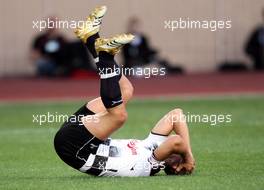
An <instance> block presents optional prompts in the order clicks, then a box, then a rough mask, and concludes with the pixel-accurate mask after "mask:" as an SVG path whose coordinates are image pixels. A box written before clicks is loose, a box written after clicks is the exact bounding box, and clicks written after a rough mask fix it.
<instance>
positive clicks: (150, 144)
mask: <svg viewBox="0 0 264 190" xmlns="http://www.w3.org/2000/svg"><path fill="white" fill-rule="evenodd" d="M167 138H168V136H167V135H161V134H157V133H153V132H150V133H149V135H148V137H147V138H146V139H145V140H143V141H144V145H145V147H146V148H148V149H151V150H155V149H156V148H157V147H158V146H160V145H161V144H162V143H163V142H164V141H165V140H166V139H167Z"/></svg>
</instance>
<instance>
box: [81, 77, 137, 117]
mask: <svg viewBox="0 0 264 190" xmlns="http://www.w3.org/2000/svg"><path fill="white" fill-rule="evenodd" d="M119 86H120V89H121V94H122V99H123V102H124V104H127V103H128V101H129V100H130V99H131V98H132V96H133V91H134V88H133V86H132V84H131V82H130V81H129V80H128V79H127V78H126V76H124V75H122V76H121V79H120V81H119ZM86 107H87V108H88V109H89V110H91V111H93V112H94V113H101V112H105V111H106V109H105V106H104V104H103V102H102V99H101V97H98V98H95V99H93V100H91V101H89V102H88V103H87V105H86Z"/></svg>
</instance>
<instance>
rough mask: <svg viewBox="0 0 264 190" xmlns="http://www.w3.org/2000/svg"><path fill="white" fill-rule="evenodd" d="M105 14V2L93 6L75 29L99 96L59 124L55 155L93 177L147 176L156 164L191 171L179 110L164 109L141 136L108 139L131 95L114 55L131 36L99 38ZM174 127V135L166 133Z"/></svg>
mask: <svg viewBox="0 0 264 190" xmlns="http://www.w3.org/2000/svg"><path fill="white" fill-rule="evenodd" d="M105 13H106V7H105V6H101V7H98V8H96V9H95V10H94V11H93V12H92V14H90V16H89V17H88V18H87V22H86V25H85V26H83V27H81V28H78V29H77V30H76V35H77V36H78V37H79V38H80V39H81V40H82V41H83V42H84V44H85V45H86V46H87V48H88V50H89V51H90V52H91V54H92V55H93V57H94V60H95V62H96V66H97V69H98V73H99V76H100V97H99V98H96V99H94V100H92V101H90V102H88V103H87V104H86V105H84V106H83V107H81V108H80V109H79V110H78V111H77V112H76V113H74V114H73V115H72V116H71V117H70V118H69V120H68V121H66V122H65V123H64V124H63V126H62V127H61V128H60V130H59V131H58V132H57V134H56V136H55V138H54V146H55V150H56V152H57V154H58V155H59V157H60V158H61V159H62V160H63V161H64V162H65V163H67V164H68V165H69V166H71V167H73V168H75V169H77V170H79V171H81V172H84V173H88V174H92V175H96V176H150V175H154V174H155V173H157V172H158V171H159V170H160V169H165V171H167V172H166V173H168V174H179V173H184V174H189V173H191V172H192V171H193V169H194V166H195V162H194V158H193V155H192V150H191V145H190V140H189V132H188V128H187V124H186V122H185V120H184V119H183V118H184V117H182V116H183V113H182V111H181V110H180V109H174V110H172V111H170V112H169V113H168V114H166V115H165V116H164V117H163V118H162V119H161V120H160V121H159V122H158V123H157V124H156V126H155V127H154V128H153V129H152V131H151V132H150V134H149V135H148V137H147V138H146V139H145V140H135V139H134V140H133V139H126V140H118V139H111V138H109V137H110V135H111V134H112V133H113V132H115V131H116V130H118V129H119V128H120V127H122V126H123V124H124V123H125V121H126V119H127V112H126V104H127V102H128V101H129V100H130V99H131V98H132V94H133V86H132V84H131V83H130V82H129V80H128V79H127V78H126V77H125V76H124V75H122V73H121V72H120V70H118V69H119V66H118V65H117V63H116V62H115V60H114V56H115V55H116V54H117V53H118V52H119V50H120V48H121V47H122V46H123V45H124V44H127V43H129V42H131V41H132V40H133V35H131V34H122V35H117V36H115V37H112V38H110V39H105V38H100V36H99V29H100V26H101V23H102V17H103V16H104V15H105ZM76 118H77V119H76ZM173 131H174V132H175V133H176V135H171V136H169V135H170V133H171V132H173ZM176 155H181V158H182V160H181V161H176V160H177V159H178V160H179V158H178V157H177V156H176ZM175 161H176V162H175Z"/></svg>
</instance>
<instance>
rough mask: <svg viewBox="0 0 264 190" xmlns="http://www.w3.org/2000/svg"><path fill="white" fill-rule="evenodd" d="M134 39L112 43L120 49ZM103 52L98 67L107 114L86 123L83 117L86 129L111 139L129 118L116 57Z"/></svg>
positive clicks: (116, 38)
mask: <svg viewBox="0 0 264 190" xmlns="http://www.w3.org/2000/svg"><path fill="white" fill-rule="evenodd" d="M132 39H133V37H132V36H126V35H121V36H118V37H114V38H113V39H111V40H110V42H114V41H115V42H116V43H117V44H118V47H119V46H120V44H124V43H127V42H129V41H131V40H132ZM106 41H107V40H106ZM108 42H109V41H108ZM108 42H107V43H104V44H103V45H104V46H103V47H105V45H106V44H108ZM102 50H103V51H100V52H99V62H98V63H97V64H96V65H97V67H98V71H100V73H99V74H100V78H101V79H100V86H101V88H100V96H101V100H102V103H103V105H104V107H105V108H106V112H105V113H99V114H96V115H95V116H97V118H96V120H93V121H91V120H89V121H88V122H86V120H85V118H86V117H83V120H82V121H83V123H84V125H85V127H86V128H87V129H88V130H89V131H90V132H91V133H92V134H93V135H95V136H96V137H97V138H99V139H105V138H107V137H109V135H111V134H112V133H113V132H114V131H115V130H117V129H118V128H120V127H121V126H122V125H123V124H124V122H125V120H126V118H127V112H126V108H125V104H124V103H123V100H122V94H121V88H120V85H119V80H120V78H121V75H120V73H119V74H118V73H117V71H116V70H115V68H116V66H117V64H116V62H115V61H114V55H113V54H111V52H109V53H108V52H106V51H107V49H102ZM109 71H110V72H109Z"/></svg>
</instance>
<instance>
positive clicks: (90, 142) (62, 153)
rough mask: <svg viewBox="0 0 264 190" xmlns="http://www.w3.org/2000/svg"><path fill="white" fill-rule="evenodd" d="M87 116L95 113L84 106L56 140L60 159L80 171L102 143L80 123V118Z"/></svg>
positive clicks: (63, 126)
mask: <svg viewBox="0 0 264 190" xmlns="http://www.w3.org/2000/svg"><path fill="white" fill-rule="evenodd" d="M86 115H94V113H93V112H92V111H90V110H89V109H87V108H86V106H83V107H81V108H80V109H79V110H78V111H77V112H76V113H74V114H73V115H72V116H71V117H69V119H68V121H66V122H65V123H64V124H63V125H62V127H61V128H60V130H59V131H58V132H57V133H56V135H55V138H54V147H55V150H56V152H57V154H58V155H59V157H60V158H61V159H62V160H63V161H64V162H65V163H67V164H68V165H70V166H71V167H73V168H75V169H80V168H81V167H82V166H83V165H84V164H85V162H86V160H87V158H88V157H89V155H90V154H95V153H96V151H97V148H98V146H99V144H101V143H102V141H101V140H99V139H98V138H96V137H94V136H93V135H92V134H91V133H90V132H89V131H88V130H87V129H86V128H85V127H84V125H83V124H82V122H80V120H79V118H80V117H82V116H86Z"/></svg>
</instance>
